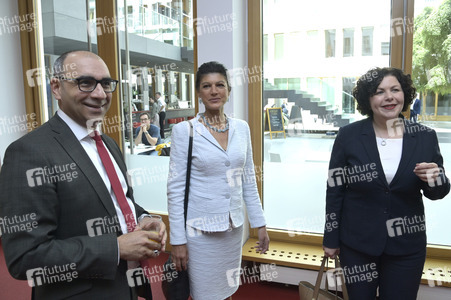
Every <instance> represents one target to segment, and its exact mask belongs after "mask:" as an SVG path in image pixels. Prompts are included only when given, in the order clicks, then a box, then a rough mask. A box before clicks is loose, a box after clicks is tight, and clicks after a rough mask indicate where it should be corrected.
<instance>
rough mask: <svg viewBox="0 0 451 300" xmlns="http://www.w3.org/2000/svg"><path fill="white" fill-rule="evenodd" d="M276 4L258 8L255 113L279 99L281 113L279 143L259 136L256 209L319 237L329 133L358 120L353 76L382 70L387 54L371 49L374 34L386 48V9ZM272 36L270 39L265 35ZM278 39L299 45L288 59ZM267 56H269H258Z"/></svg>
mask: <svg viewBox="0 0 451 300" xmlns="http://www.w3.org/2000/svg"><path fill="white" fill-rule="evenodd" d="M284 5H285V6H282V7H280V6H278V5H277V4H276V2H275V1H274V0H267V1H265V2H264V6H263V35H264V36H265V37H266V41H265V43H264V48H263V57H264V58H265V60H264V63H263V69H264V70H265V72H264V76H265V78H264V79H265V87H264V89H265V91H266V90H271V93H265V92H264V93H263V95H264V99H263V105H262V107H265V106H266V107H268V106H273V107H278V106H281V104H282V103H283V100H285V99H286V101H287V108H288V111H289V112H288V114H287V116H288V122H287V124H286V128H285V129H286V131H287V136H286V138H284V137H283V136H281V135H279V136H278V137H277V138H274V136H273V138H272V139H271V138H270V135H269V133H268V132H265V133H264V136H263V154H264V156H263V157H264V159H263V160H264V161H263V169H264V174H265V180H264V183H263V201H264V207H265V212H266V216H267V222H268V226H269V227H271V228H277V229H284V230H294V231H298V232H301V231H302V232H311V233H323V226H324V206H325V193H326V181H327V171H328V164H329V158H330V153H331V149H332V145H333V143H334V135H333V134H334V133H336V132H337V131H338V129H339V128H340V127H341V126H344V125H346V124H349V123H351V122H354V121H356V120H359V119H361V118H362V116H361V115H360V114H358V113H357V111H356V110H355V102H354V100H353V98H352V96H351V93H352V88H353V87H354V84H355V81H356V80H357V79H358V78H359V76H361V75H362V74H363V73H364V72H366V71H367V70H369V69H370V68H372V67H374V66H375V65H377V66H380V67H386V66H389V63H390V61H389V59H390V57H389V56H388V55H382V54H381V53H380V52H379V51H377V53H376V52H375V51H372V50H371V49H372V43H373V37H375V36H377V39H378V43H379V45H380V43H382V42H383V43H387V45H389V44H390V18H391V5H390V1H371V0H364V1H362V0H346V1H333V0H319V1H297V0H290V1H288V0H287V1H284ZM287 7H289V8H290V9H287ZM349 7H352V8H353V9H352V10H350V9H349ZM325 8H327V9H325ZM281 16H283V18H282V19H283V20H290V22H284V21H283V20H281ZM276 30H277V36H274V35H271V34H270V33H271V32H275V31H276ZM294 32H295V33H296V35H295V36H294V35H293V33H294ZM357 33H359V34H357ZM282 36H283V37H284V38H285V41H284V45H289V44H294V43H293V42H290V39H291V38H296V39H297V40H296V43H298V44H300V45H303V46H302V47H297V48H296V52H297V54H296V58H293V57H292V56H291V55H288V54H289V53H288V52H287V51H279V49H280V44H281V43H280V37H282ZM363 36H365V37H367V38H366V39H362V37H363ZM359 49H365V53H362V52H361V51H360V50H359ZM272 52H276V53H277V54H276V55H275V56H271V55H267V54H266V53H272ZM282 74H283V75H282ZM281 75H282V76H281ZM266 97H268V98H266ZM291 116H292V118H290V117H291Z"/></svg>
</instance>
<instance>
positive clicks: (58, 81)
mask: <svg viewBox="0 0 451 300" xmlns="http://www.w3.org/2000/svg"><path fill="white" fill-rule="evenodd" d="M54 71H55V74H54V76H55V77H54V78H52V80H51V88H52V93H53V95H54V96H55V98H56V99H57V100H58V104H59V108H60V110H59V111H58V112H57V114H55V116H54V117H52V118H51V119H50V120H49V121H48V122H46V123H45V124H43V125H42V126H41V127H40V128H38V129H36V130H34V131H32V132H31V133H29V134H27V135H25V136H24V137H22V138H20V139H18V140H17V141H15V142H14V143H12V144H11V145H10V146H9V147H8V149H7V151H6V155H5V159H4V165H3V168H2V171H1V173H0V194H1V200H0V212H1V216H2V218H3V219H2V224H0V225H1V226H0V230H1V231H2V234H3V235H2V243H3V247H4V252H5V258H6V262H7V265H8V269H9V272H10V273H11V275H12V276H13V277H14V278H17V279H27V280H28V282H29V284H30V286H33V298H34V299H45V300H48V299H63V298H64V299H83V300H85V299H120V300H123V299H136V291H135V290H134V289H131V288H130V287H131V286H134V285H138V284H135V283H136V281H135V283H133V282H132V281H131V280H130V278H129V277H131V276H128V274H129V273H127V270H130V269H134V268H137V267H139V261H141V262H143V261H146V260H147V259H150V258H153V257H155V256H156V255H158V253H157V252H155V250H160V251H164V249H165V243H166V228H165V225H164V224H163V223H162V222H161V220H160V219H157V218H155V217H154V216H151V215H149V214H148V213H147V212H146V211H145V210H144V209H143V208H142V207H140V206H139V205H137V204H136V203H135V202H134V200H133V192H132V189H131V188H130V187H129V186H128V183H127V180H126V178H127V176H126V166H125V163H124V160H123V158H122V155H121V152H120V149H119V147H118V146H117V144H116V143H115V142H114V141H113V140H112V139H111V138H109V137H108V136H105V135H102V136H101V139H102V140H101V141H98V142H97V144H96V142H95V141H94V140H93V139H92V138H91V136H92V134H91V136H90V131H92V130H90V129H91V128H88V127H89V126H90V125H93V124H95V123H96V121H98V120H101V119H103V117H104V116H105V114H106V112H107V111H108V109H109V107H110V105H111V99H112V96H111V95H112V92H114V90H115V88H116V85H117V81H116V80H113V79H111V77H110V73H109V71H108V68H107V66H106V64H105V63H104V62H103V60H102V59H101V58H100V57H98V56H97V55H95V54H93V53H91V52H86V51H74V52H68V53H65V54H63V55H62V56H61V57H60V58H58V59H57V61H56V62H55V65H54ZM102 141H103V142H102ZM99 142H100V144H103V145H106V148H107V149H108V150H107V151H105V152H104V153H108V154H106V155H107V156H108V155H109V157H110V159H111V161H112V164H111V163H110V164H111V166H112V167H114V170H115V172H114V173H116V174H117V175H116V179H115V180H116V182H118V184H116V185H115V184H114V183H115V180H114V179H113V178H112V177H111V176H110V174H111V172H110V173H108V172H109V171H108V170H106V169H107V167H104V164H105V162H104V161H103V158H102V153H100V152H101V151H100V149H99V151H98V150H97V149H98V148H97V146H98V143H99ZM99 153H100V154H99ZM110 179H111V183H110ZM117 179H118V181H117ZM119 184H120V185H119ZM114 186H115V187H116V189H114ZM118 186H119V189H118V188H117V187H118ZM118 190H119V191H121V190H122V191H123V194H122V196H120V195H119V194H120V193H119V194H118V193H117V191H118ZM124 194H125V195H124ZM120 199H123V201H121V200H120ZM124 203H125V204H124ZM126 212H131V213H126ZM136 223H138V224H137V225H136ZM130 224H133V226H132V227H130ZM154 225H157V226H159V228H160V230H159V232H158V233H153V232H151V231H149V229H150V227H152V226H154ZM135 226H136V227H135ZM152 240H153V241H152ZM142 265H144V264H142ZM133 276H134V277H133V279H136V278H135V277H136V276H135V275H133ZM149 288H150V286H149V285H147V286H146V289H147V298H148V299H151V294H150V290H149Z"/></svg>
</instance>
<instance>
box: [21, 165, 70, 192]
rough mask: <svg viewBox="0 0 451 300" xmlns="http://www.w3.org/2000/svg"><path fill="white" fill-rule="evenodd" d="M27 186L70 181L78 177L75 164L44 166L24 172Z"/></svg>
mask: <svg viewBox="0 0 451 300" xmlns="http://www.w3.org/2000/svg"><path fill="white" fill-rule="evenodd" d="M25 175H26V177H27V182H28V186H30V187H37V186H41V185H43V184H47V183H56V182H64V181H66V182H72V180H74V179H77V178H78V171H77V165H76V164H75V163H70V164H64V165H54V166H50V167H49V166H44V167H43V168H42V167H41V168H34V169H30V170H27V171H26V172H25Z"/></svg>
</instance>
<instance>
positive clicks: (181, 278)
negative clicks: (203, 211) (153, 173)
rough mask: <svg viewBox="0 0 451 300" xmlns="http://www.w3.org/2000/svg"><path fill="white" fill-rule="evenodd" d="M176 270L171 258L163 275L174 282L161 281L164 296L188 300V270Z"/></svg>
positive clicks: (170, 299) (190, 150)
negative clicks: (175, 273)
mask: <svg viewBox="0 0 451 300" xmlns="http://www.w3.org/2000/svg"><path fill="white" fill-rule="evenodd" d="M188 123H189V125H190V135H189V145H188V162H187V167H186V182H185V200H184V202H183V212H184V216H185V229H186V214H187V210H188V195H189V184H190V178H191V160H192V153H193V124H192V123H191V122H188ZM174 269H175V268H174V267H173V262H172V257H171V256H169V258H168V260H167V261H166V262H165V263H164V265H163V275H164V278H171V279H172V280H162V281H161V287H162V289H163V294H164V295H165V297H166V299H168V300H186V299H188V298H189V296H190V289H189V277H188V271H187V270H182V271H177V276H174V272H176V271H174Z"/></svg>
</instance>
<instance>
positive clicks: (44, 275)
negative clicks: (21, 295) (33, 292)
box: [26, 263, 78, 287]
mask: <svg viewBox="0 0 451 300" xmlns="http://www.w3.org/2000/svg"><path fill="white" fill-rule="evenodd" d="M76 269H77V268H76V264H75V263H71V264H65V265H54V266H52V267H47V266H45V267H44V268H35V269H30V270H27V272H26V275H27V281H28V285H29V286H30V287H36V286H41V285H44V284H52V283H58V282H72V280H74V279H75V278H78V272H77V271H76Z"/></svg>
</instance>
